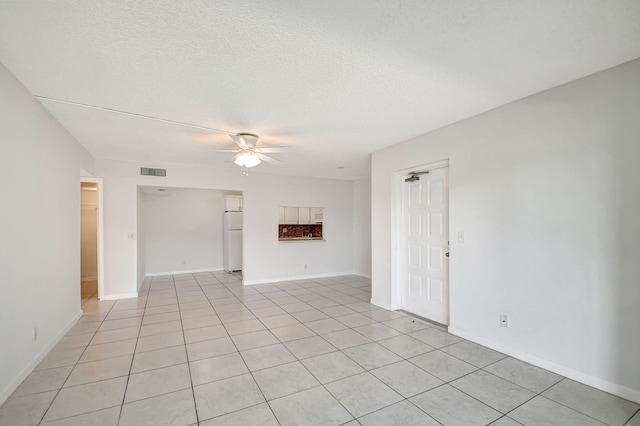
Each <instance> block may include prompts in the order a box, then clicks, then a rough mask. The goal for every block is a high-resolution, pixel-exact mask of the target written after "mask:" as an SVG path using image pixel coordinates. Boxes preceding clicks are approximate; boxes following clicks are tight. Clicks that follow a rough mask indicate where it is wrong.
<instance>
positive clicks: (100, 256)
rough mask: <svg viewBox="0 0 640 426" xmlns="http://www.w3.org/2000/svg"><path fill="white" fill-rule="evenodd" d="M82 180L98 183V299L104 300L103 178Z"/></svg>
mask: <svg viewBox="0 0 640 426" xmlns="http://www.w3.org/2000/svg"><path fill="white" fill-rule="evenodd" d="M80 182H90V183H95V184H96V193H97V194H96V196H97V200H98V208H97V209H96V215H97V217H96V223H97V225H98V226H97V228H98V235H97V240H96V243H97V257H98V259H97V263H98V265H97V266H98V299H99V300H102V299H103V298H104V213H103V209H104V206H103V202H102V200H103V196H102V192H103V188H102V178H95V177H88V176H81V177H80Z"/></svg>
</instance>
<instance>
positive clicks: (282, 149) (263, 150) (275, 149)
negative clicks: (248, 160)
mask: <svg viewBox="0 0 640 426" xmlns="http://www.w3.org/2000/svg"><path fill="white" fill-rule="evenodd" d="M256 152H261V153H271V152H293V148H292V147H290V146H275V147H273V148H256Z"/></svg>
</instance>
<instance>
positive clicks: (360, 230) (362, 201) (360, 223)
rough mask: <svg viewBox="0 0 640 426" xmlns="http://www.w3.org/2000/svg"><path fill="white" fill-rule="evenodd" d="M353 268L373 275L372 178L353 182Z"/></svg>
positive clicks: (357, 271)
mask: <svg viewBox="0 0 640 426" xmlns="http://www.w3.org/2000/svg"><path fill="white" fill-rule="evenodd" d="M353 270H354V271H355V273H356V274H358V275H363V276H366V277H371V179H370V178H367V179H360V180H357V181H355V182H353Z"/></svg>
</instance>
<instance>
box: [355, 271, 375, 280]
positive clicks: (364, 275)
mask: <svg viewBox="0 0 640 426" xmlns="http://www.w3.org/2000/svg"><path fill="white" fill-rule="evenodd" d="M353 275H358V276H360V277H364V278H369V279H371V274H365V273H364V272H354V273H353Z"/></svg>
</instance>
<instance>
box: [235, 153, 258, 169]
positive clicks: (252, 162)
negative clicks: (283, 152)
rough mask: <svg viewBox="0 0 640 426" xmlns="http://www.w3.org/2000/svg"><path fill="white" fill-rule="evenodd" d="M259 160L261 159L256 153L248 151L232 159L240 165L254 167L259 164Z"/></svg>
mask: <svg viewBox="0 0 640 426" xmlns="http://www.w3.org/2000/svg"><path fill="white" fill-rule="evenodd" d="M260 162H261V161H260V159H259V158H258V156H257V155H255V154H253V153H249V152H245V153H243V154H241V155H240V156H239V157H238V158H236V159H235V161H234V163H236V164H237V165H238V166H240V167H254V166H257V165H258V164H260Z"/></svg>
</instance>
